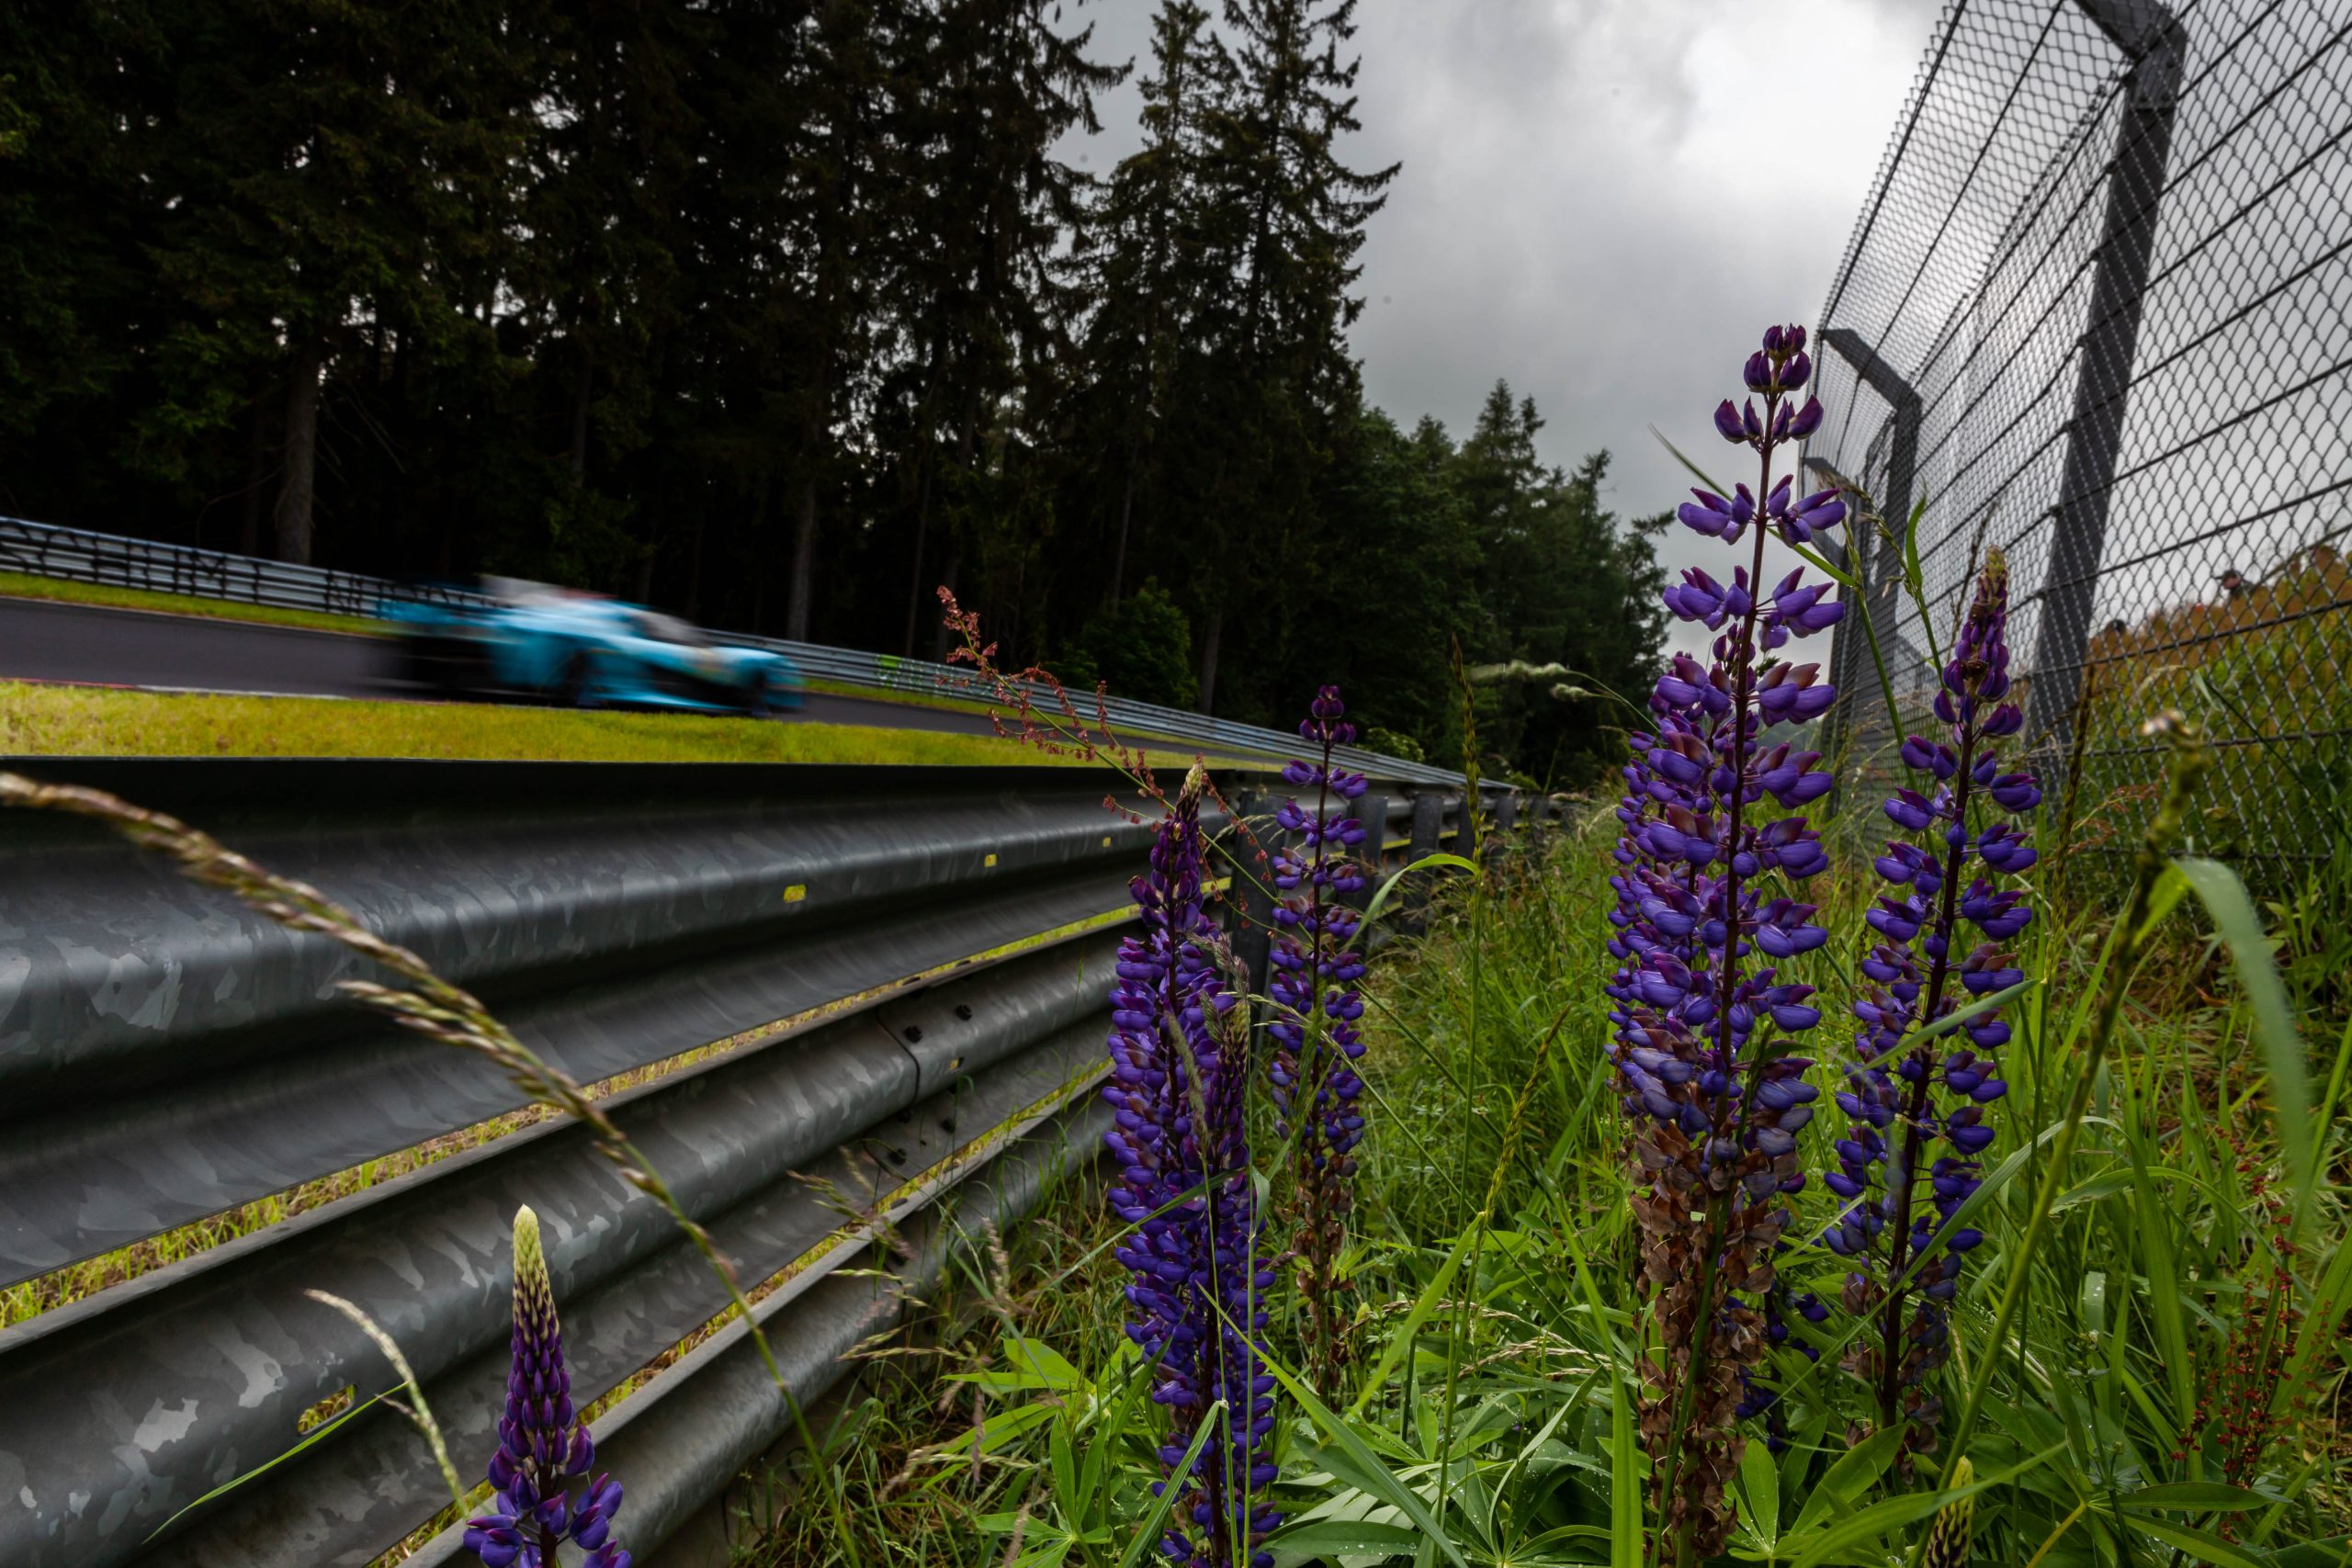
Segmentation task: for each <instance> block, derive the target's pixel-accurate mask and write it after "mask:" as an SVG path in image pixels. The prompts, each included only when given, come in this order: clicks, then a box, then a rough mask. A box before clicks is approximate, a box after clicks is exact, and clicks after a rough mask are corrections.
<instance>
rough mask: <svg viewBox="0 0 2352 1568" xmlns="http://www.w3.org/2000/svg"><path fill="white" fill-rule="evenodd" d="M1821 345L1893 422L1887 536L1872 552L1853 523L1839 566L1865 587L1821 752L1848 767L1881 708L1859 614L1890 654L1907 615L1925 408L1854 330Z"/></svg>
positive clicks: (1838, 655)
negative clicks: (1907, 571) (1907, 544)
mask: <svg viewBox="0 0 2352 1568" xmlns="http://www.w3.org/2000/svg"><path fill="white" fill-rule="evenodd" d="M1821 343H1822V346H1823V347H1825V348H1827V349H1828V350H1829V351H1830V352H1832V353H1834V354H1836V355H1838V358H1840V359H1843V360H1844V361H1845V362H1846V363H1847V364H1849V365H1850V366H1852V367H1853V368H1854V374H1855V375H1856V376H1858V377H1860V378H1861V382H1862V384H1863V385H1864V386H1866V387H1868V388H1869V389H1871V391H1873V392H1875V393H1877V394H1878V396H1879V399H1880V400H1882V401H1883V402H1884V403H1885V404H1886V405H1887V408H1888V410H1889V411H1890V412H1889V415H1888V417H1889V418H1891V419H1892V420H1893V421H1894V428H1893V431H1892V433H1891V434H1890V435H1889V437H1888V441H1887V454H1886V481H1885V483H1884V484H1883V486H1881V487H1880V488H1881V489H1882V490H1883V491H1884V492H1885V493H1883V494H1882V495H1877V496H1873V497H1871V500H1873V501H1875V502H1877V503H1878V507H1879V514H1880V516H1881V517H1882V518H1883V521H1884V523H1885V525H1886V532H1884V533H1883V534H1881V535H1880V536H1878V538H1877V542H1876V544H1875V546H1871V545H1866V544H1865V543H1863V541H1862V540H1861V538H1860V535H1859V534H1858V532H1857V529H1858V527H1859V525H1860V518H1859V516H1857V517H1854V518H1849V521H1848V524H1847V529H1846V536H1845V546H1846V547H1845V549H1844V551H1843V557H1842V559H1841V561H1840V564H1841V565H1842V566H1843V567H1844V568H1845V570H1848V571H1849V572H1851V573H1852V574H1853V576H1854V577H1855V579H1856V581H1858V582H1859V583H1860V588H1861V592H1860V594H1859V595H1858V596H1856V597H1855V598H1853V599H1850V600H1849V604H1852V606H1853V608H1852V612H1851V614H1850V615H1849V618H1848V619H1847V620H1845V621H1843V622H1841V623H1840V624H1839V625H1838V631H1837V634H1836V639H1835V640H1834V641H1833V642H1831V644H1830V645H1829V680H1830V683H1831V684H1832V685H1834V686H1836V687H1837V688H1838V702H1837V705H1835V706H1834V707H1832V708H1831V709H1830V710H1829V715H1828V722H1827V723H1826V725H1824V726H1823V729H1822V747H1821V750H1822V754H1823V755H1825V756H1826V757H1827V758H1828V759H1829V760H1830V762H1831V764H1832V765H1833V766H1836V765H1838V764H1839V763H1841V762H1842V761H1843V759H1841V758H1840V757H1839V756H1838V751H1839V750H1840V749H1841V748H1842V747H1844V746H1846V745H1848V744H1849V742H1850V741H1851V740H1852V739H1853V738H1854V737H1857V736H1860V735H1861V734H1862V733H1863V732H1864V731H1865V730H1866V729H1867V728H1868V726H1867V724H1866V723H1865V722H1864V720H1863V719H1862V715H1863V714H1865V713H1869V712H1871V711H1873V709H1874V705H1872V704H1869V703H1866V702H1865V700H1864V694H1863V690H1862V688H1863V687H1864V685H1865V684H1867V683H1868V682H1871V681H1873V680H1874V679H1875V678H1876V671H1875V669H1874V667H1873V666H1872V664H1871V658H1870V637H1871V631H1870V630H1865V629H1864V628H1863V627H1862V626H1860V624H1859V623H1858V622H1857V621H1856V620H1855V619H1854V618H1853V617H1854V616H1857V615H1858V616H1860V617H1861V618H1862V619H1865V620H1867V621H1868V622H1869V623H1870V627H1871V630H1875V631H1877V632H1878V633H1879V634H1880V636H1879V638H1878V643H1879V647H1880V649H1882V650H1883V649H1886V648H1887V647H1888V646H1889V643H1890V641H1891V639H1892V637H1893V634H1894V623H1895V620H1896V618H1897V616H1898V615H1899V611H1900V595H1901V592H1902V582H1903V551H1902V547H1901V545H1900V544H1899V543H1898V538H1899V536H1900V535H1901V533H1902V532H1903V530H1905V528H1907V527H1909V526H1910V523H1911V494H1912V491H1913V490H1914V488H1915V487H1916V486H1917V483H1918V466H1919V424H1920V420H1921V415H1922V413H1923V412H1924V407H1925V405H1924V404H1923V403H1922V402H1921V400H1920V398H1919V394H1918V392H1917V391H1916V390H1915V389H1913V388H1912V386H1911V383H1910V382H1908V381H1906V380H1905V379H1904V378H1902V377H1901V376H1900V375H1898V374H1896V373H1895V369H1894V366H1892V365H1890V364H1888V363H1887V362H1886V361H1885V360H1884V359H1883V358H1882V357H1881V356H1880V355H1879V352H1878V350H1877V348H1876V347H1874V346H1873V345H1871V344H1869V343H1866V342H1864V341H1863V339H1862V335H1861V334H1860V333H1857V332H1855V331H1854V330H1853V329H1852V328H1851V327H1828V328H1826V329H1824V330H1823V332H1822V333H1821ZM1806 466H1807V467H1808V468H1812V469H1813V471H1814V472H1815V473H1816V474H1821V475H1823V476H1825V479H1826V477H1827V476H1828V475H1830V474H1833V473H1834V472H1835V470H1833V469H1831V468H1829V466H1828V464H1826V463H1825V462H1822V461H1821V460H1820V459H1819V458H1808V459H1806ZM1838 477H1839V478H1842V479H1848V480H1855V479H1860V475H1857V474H1846V475H1841V476H1838ZM1898 739H1899V738H1898ZM1840 771H1841V773H1842V769H1841V770H1840Z"/></svg>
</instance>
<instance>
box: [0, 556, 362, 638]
mask: <svg viewBox="0 0 2352 1568" xmlns="http://www.w3.org/2000/svg"><path fill="white" fill-rule="evenodd" d="M0 598H10V599H50V600H54V601H56V602H58V603H60V604H100V605H106V606H107V607H109V608H113V609H118V610H155V611H160V612H162V613H164V614H165V615H198V616H201V617H203V618H204V619H206V620H215V621H251V622H253V623H254V624H256V625H259V626H300V627H303V628H305V629H307V630H310V631H320V632H347V633H350V634H352V635H354V636H356V637H382V636H384V635H385V632H386V627H385V625H384V623H383V622H381V621H378V620H371V619H369V618H368V617H366V616H364V615H325V614H322V613H321V612H319V611H315V610H281V609H278V608H277V607H276V606H274V605H269V604H239V603H238V602H237V601H235V600H233V599H205V598H198V597H196V596H194V595H191V594H186V593H155V592H149V591H148V590H146V589H143V588H117V587H114V586H113V585H111V584H109V583H104V582H66V581H60V580H59V579H57V578H53V577H34V576H32V575H30V574H28V573H26V572H20V571H0Z"/></svg>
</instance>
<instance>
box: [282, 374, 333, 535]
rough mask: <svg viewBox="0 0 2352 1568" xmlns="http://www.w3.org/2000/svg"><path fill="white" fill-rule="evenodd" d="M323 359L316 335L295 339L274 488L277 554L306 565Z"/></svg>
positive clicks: (313, 488) (317, 459)
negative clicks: (281, 476)
mask: <svg viewBox="0 0 2352 1568" xmlns="http://www.w3.org/2000/svg"><path fill="white" fill-rule="evenodd" d="M324 358H325V355H324V354H323V352H322V348H321V345H320V343H319V340H318V339H317V338H316V337H305V338H300V339H298V340H296V342H295V344H294V363H293V366H292V369H291V375H290V378H289V379H288V383H287V388H286V480H285V483H284V484H283V485H281V486H280V487H279V489H278V491H277V558H278V559H279V560H284V561H294V562H297V563H299V564H301V565H304V566H307V565H309V564H310V560H311V500H312V497H313V494H314V491H315V484H316V480H317V478H318V463H319V373H320V370H321V368H322V362H323V360H324Z"/></svg>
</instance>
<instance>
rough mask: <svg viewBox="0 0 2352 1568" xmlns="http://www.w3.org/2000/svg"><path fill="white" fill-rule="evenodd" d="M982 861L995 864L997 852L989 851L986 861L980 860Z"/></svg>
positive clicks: (986, 863)
mask: <svg viewBox="0 0 2352 1568" xmlns="http://www.w3.org/2000/svg"><path fill="white" fill-rule="evenodd" d="M980 863H981V864H982V865H994V864H995V863H996V854H995V852H993V851H991V852H989V857H988V859H986V860H984V861H982V862H980Z"/></svg>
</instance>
